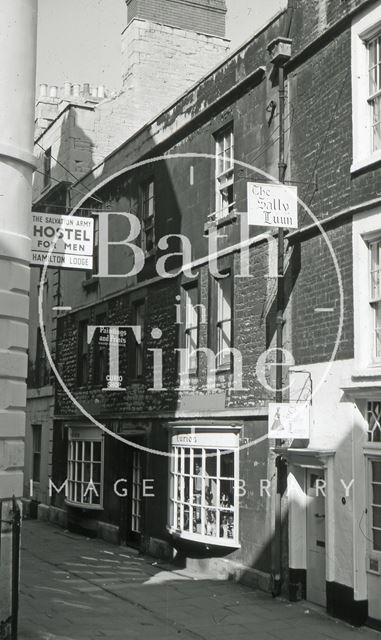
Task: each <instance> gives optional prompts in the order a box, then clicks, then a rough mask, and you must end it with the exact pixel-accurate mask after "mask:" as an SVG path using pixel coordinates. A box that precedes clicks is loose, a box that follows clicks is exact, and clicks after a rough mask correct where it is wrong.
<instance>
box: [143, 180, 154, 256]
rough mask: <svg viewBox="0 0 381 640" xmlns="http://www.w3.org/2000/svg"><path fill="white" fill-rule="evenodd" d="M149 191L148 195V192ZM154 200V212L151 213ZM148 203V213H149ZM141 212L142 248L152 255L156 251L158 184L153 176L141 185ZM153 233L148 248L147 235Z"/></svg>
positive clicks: (147, 254)
mask: <svg viewBox="0 0 381 640" xmlns="http://www.w3.org/2000/svg"><path fill="white" fill-rule="evenodd" d="M151 185H152V196H150V187H151ZM147 192H148V197H146V194H147ZM150 202H152V214H150V213H149V211H150V205H149V203H150ZM147 204H148V214H147V211H146V209H147ZM139 213H140V216H139V217H140V223H141V248H142V249H143V251H144V254H145V255H146V256H149V255H151V254H152V253H153V252H154V251H155V224H156V184H155V180H154V178H153V177H150V178H148V179H147V180H145V181H144V182H142V183H141V184H140V186H139ZM150 232H151V233H152V240H151V244H152V247H150V248H149V249H148V248H147V235H148V233H150Z"/></svg>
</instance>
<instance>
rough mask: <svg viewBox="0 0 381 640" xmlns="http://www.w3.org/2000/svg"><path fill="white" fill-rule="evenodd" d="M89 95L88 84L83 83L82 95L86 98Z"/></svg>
mask: <svg viewBox="0 0 381 640" xmlns="http://www.w3.org/2000/svg"><path fill="white" fill-rule="evenodd" d="M89 94H90V84H89V83H88V82H85V83H84V85H83V95H84V96H88V95H89Z"/></svg>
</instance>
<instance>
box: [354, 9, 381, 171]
mask: <svg viewBox="0 0 381 640" xmlns="http://www.w3.org/2000/svg"><path fill="white" fill-rule="evenodd" d="M377 35H380V36H381V7H379V6H378V7H369V9H368V10H364V11H363V12H361V13H359V14H358V16H355V17H354V19H353V21H352V27H351V36H352V38H351V39H352V44H351V72H352V73H351V75H352V98H353V99H352V134H353V135H352V142H353V148H352V165H351V172H352V173H356V172H357V171H360V170H362V169H364V168H365V167H368V166H371V165H372V164H374V163H376V162H377V163H378V162H381V146H380V148H379V149H377V150H373V146H372V123H371V107H370V104H369V98H370V91H369V88H370V87H369V43H370V42H371V41H372V40H374V39H375V38H376V37H377ZM380 132H381V127H380Z"/></svg>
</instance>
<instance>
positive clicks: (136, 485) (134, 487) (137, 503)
mask: <svg viewBox="0 0 381 640" xmlns="http://www.w3.org/2000/svg"><path fill="white" fill-rule="evenodd" d="M142 487H143V455H142V452H141V451H139V449H134V450H133V452H132V479H131V523H130V524H131V531H132V533H135V534H138V535H140V534H141V533H142V519H143V509H142V506H143V495H142Z"/></svg>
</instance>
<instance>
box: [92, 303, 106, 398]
mask: <svg viewBox="0 0 381 640" xmlns="http://www.w3.org/2000/svg"><path fill="white" fill-rule="evenodd" d="M95 324H96V325H99V326H101V325H104V326H106V325H107V312H106V311H104V312H102V313H99V314H97V315H96V317H95ZM108 335H109V333H108V331H107V336H108ZM100 336H101V329H97V330H96V331H95V333H94V337H93V363H92V364H93V366H92V382H93V384H94V385H101V386H102V387H106V386H107V381H106V376H107V364H108V363H107V359H108V355H109V341H108V340H107V341H105V343H104V344H103V343H102V342H101V340H100ZM102 366H103V367H104V376H103V380H102Z"/></svg>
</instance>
